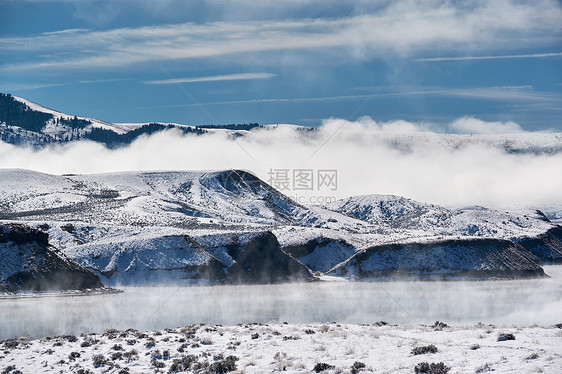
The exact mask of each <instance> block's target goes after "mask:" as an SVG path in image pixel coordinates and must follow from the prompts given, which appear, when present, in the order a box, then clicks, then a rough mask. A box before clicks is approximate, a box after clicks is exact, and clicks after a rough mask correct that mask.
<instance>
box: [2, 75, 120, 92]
mask: <svg viewBox="0 0 562 374" xmlns="http://www.w3.org/2000/svg"><path fill="white" fill-rule="evenodd" d="M126 80H131V79H130V78H110V79H90V80H84V79H82V80H78V81H71V82H51V83H2V84H0V91H2V92H13V91H30V90H39V89H42V88H50V87H60V86H70V85H74V84H94V83H110V82H120V81H126Z"/></svg>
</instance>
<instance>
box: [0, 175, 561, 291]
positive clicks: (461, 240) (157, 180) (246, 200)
mask: <svg viewBox="0 0 562 374" xmlns="http://www.w3.org/2000/svg"><path fill="white" fill-rule="evenodd" d="M0 220H3V221H6V222H25V223H26V224H27V225H30V226H32V227H34V228H36V229H38V230H42V231H44V232H47V233H48V234H49V242H50V244H52V245H53V246H55V247H57V248H60V249H61V250H62V251H63V252H64V253H65V255H67V256H68V257H70V258H72V259H74V260H75V261H77V262H78V263H80V264H81V265H83V266H86V267H88V268H90V269H92V270H94V271H95V272H96V273H97V274H98V275H100V277H101V279H102V281H103V282H104V284H106V285H115V284H146V283H165V282H178V281H180V280H181V279H186V280H189V281H190V282H263V283H268V282H276V281H288V280H291V279H310V278H311V274H312V273H316V272H318V273H320V274H321V273H328V272H330V274H336V275H340V276H345V277H355V276H356V277H358V278H362V277H371V275H368V276H367V275H365V274H364V273H365V271H366V270H365V269H369V274H371V273H372V274H375V273H373V269H374V268H373V269H371V268H370V267H369V266H370V265H368V264H369V263H370V262H372V261H373V260H372V257H373V256H372V255H370V256H367V254H373V253H377V256H379V255H380V254H381V253H386V254H385V255H384V256H382V257H381V258H382V259H383V260H377V261H378V262H377V266H378V267H377V268H376V270H377V272H376V274H379V275H381V274H388V273H389V272H391V271H402V270H405V269H410V270H412V269H414V270H412V271H418V273H419V271H422V272H425V273H431V272H437V271H439V272H440V273H442V274H445V275H447V274H450V275H452V274H453V273H455V274H456V273H459V272H463V274H465V273H466V274H469V275H471V276H472V275H474V276H476V275H477V273H480V276H484V277H485V276H489V275H490V274H495V276H500V275H502V274H503V275H504V276H505V277H508V276H509V274H511V275H514V274H515V275H518V276H524V275H527V276H531V275H537V274H541V270H540V267H539V268H538V269H537V267H538V265H537V263H541V262H559V261H561V260H562V243H561V241H560V239H562V229H561V228H560V226H558V225H556V224H554V223H552V222H549V221H548V219H546V217H544V216H543V215H541V214H540V212H536V211H529V212H500V211H496V210H491V209H486V208H483V207H470V208H464V209H459V210H449V209H446V208H443V207H440V206H436V205H431V204H424V203H419V202H415V201H412V200H409V199H405V198H402V197H398V196H386V195H370V196H360V197H352V198H349V199H344V200H339V201H336V202H334V203H332V204H329V205H328V206H326V207H318V206H304V205H300V204H297V203H295V202H294V201H293V200H291V199H290V198H288V197H287V196H285V195H283V194H282V193H280V192H279V191H277V190H275V189H274V188H273V187H271V186H269V185H268V184H267V183H265V182H263V181H261V180H260V179H259V178H257V177H256V176H255V175H253V174H252V173H250V172H247V171H242V170H224V171H207V172H204V171H197V172H128V173H111V174H95V175H63V176H56V175H49V174H43V173H38V172H33V171H29V170H19V169H3V170H0ZM482 243H485V245H483V244H482ZM393 246H394V247H393ZM381 248H386V249H384V250H382V249H381ZM388 248H391V249H392V250H389V249H388ZM389 253H394V255H392V256H390V255H388V254H389ZM392 257H396V259H394V260H392ZM397 258H401V260H400V261H398V260H397ZM420 259H425V260H423V261H422V262H423V263H425V265H423V266H421V265H420V266H417V267H415V266H414V265H412V264H414V263H418V264H421V262H420V261H421V260H420ZM369 261H370V262H369ZM363 262H365V265H364V266H363V265H362V263H363ZM397 264H398V265H397ZM396 266H398V268H396ZM354 269H355V270H354ZM357 269H363V270H361V271H357ZM410 270H408V271H410ZM494 271H500V272H499V273H493V272H494ZM475 272H476V273H475ZM486 274H488V275H486ZM498 274H499V275H498ZM317 275H318V274H317ZM373 276H374V275H373Z"/></svg>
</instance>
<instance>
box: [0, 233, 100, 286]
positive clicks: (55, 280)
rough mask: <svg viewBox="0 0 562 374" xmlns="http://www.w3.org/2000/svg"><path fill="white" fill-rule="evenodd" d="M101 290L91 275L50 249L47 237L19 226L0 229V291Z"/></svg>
mask: <svg viewBox="0 0 562 374" xmlns="http://www.w3.org/2000/svg"><path fill="white" fill-rule="evenodd" d="M100 287H103V285H102V283H101V281H100V279H99V278H98V276H97V275H95V274H94V273H93V272H92V271H90V270H88V269H86V268H84V267H82V266H81V265H79V264H77V263H76V262H74V261H72V260H70V259H68V258H67V257H66V256H64V255H63V254H62V253H60V252H59V251H58V250H56V249H55V248H53V247H52V246H50V245H49V238H48V235H47V234H45V233H44V232H41V231H39V230H36V229H33V228H31V227H28V226H25V225H20V224H7V225H6V224H4V225H0V290H2V291H9V292H13V291H20V290H27V291H49V290H85V289H92V288H100Z"/></svg>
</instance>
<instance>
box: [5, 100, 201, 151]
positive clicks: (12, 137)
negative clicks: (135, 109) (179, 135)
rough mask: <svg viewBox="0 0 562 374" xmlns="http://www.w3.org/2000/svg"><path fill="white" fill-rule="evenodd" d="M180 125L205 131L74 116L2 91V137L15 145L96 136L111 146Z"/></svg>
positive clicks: (179, 129) (39, 144)
mask: <svg viewBox="0 0 562 374" xmlns="http://www.w3.org/2000/svg"><path fill="white" fill-rule="evenodd" d="M169 129H176V130H178V131H181V132H183V133H193V134H203V133H205V132H206V131H205V130H202V129H200V128H197V127H195V126H181V125H175V124H162V123H146V124H141V125H140V126H125V125H119V124H112V123H108V122H104V121H100V120H97V119H93V118H86V117H77V116H71V115H68V114H65V113H61V112H57V111H55V110H52V109H49V108H45V107H43V106H41V105H39V104H36V103H33V102H31V101H28V100H25V99H22V98H19V97H15V96H12V95H10V94H2V93H0V140H2V141H4V142H6V143H10V144H15V145H31V146H35V147H41V146H45V145H47V144H51V143H63V142H69V141H74V140H81V139H86V140H92V141H95V142H99V143H103V144H105V145H107V146H112V147H114V146H120V145H126V144H130V143H131V142H132V141H133V140H135V139H137V138H138V137H139V136H141V135H150V134H153V133H155V132H158V131H162V130H169Z"/></svg>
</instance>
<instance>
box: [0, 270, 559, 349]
mask: <svg viewBox="0 0 562 374" xmlns="http://www.w3.org/2000/svg"><path fill="white" fill-rule="evenodd" d="M544 269H545V272H546V273H547V274H548V275H550V276H551V278H547V279H531V280H515V281H473V282H456V281H448V282H370V283H362V282H321V283H312V284H302V283H299V284H284V285H270V286H211V287H127V288H123V290H124V291H125V292H123V293H120V294H110V295H94V296H80V297H68V296H54V297H34V298H19V299H1V300H0V339H6V338H10V337H15V336H31V337H43V336H53V335H60V334H74V335H79V334H80V333H83V332H100V331H103V330H104V329H107V328H117V329H127V328H135V329H140V330H148V329H162V328H166V327H170V328H174V327H178V326H184V325H189V324H194V323H201V322H202V323H208V324H222V325H234V324H237V323H249V322H264V323H265V322H269V321H286V322H294V323H308V322H330V321H337V322H348V323H374V322H377V321H381V320H383V321H387V322H390V323H406V324H419V323H425V324H431V323H433V322H435V321H436V320H439V321H443V322H446V323H448V324H453V325H471V324H475V323H477V322H483V323H493V324H499V325H512V324H518V325H532V324H539V325H550V324H554V323H562V313H561V312H560V311H562V266H561V265H556V266H545V267H544Z"/></svg>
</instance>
